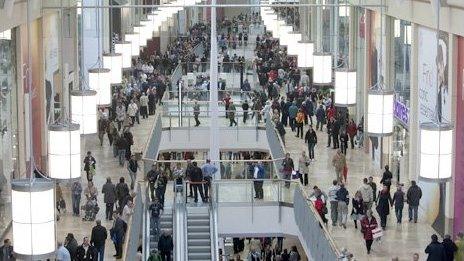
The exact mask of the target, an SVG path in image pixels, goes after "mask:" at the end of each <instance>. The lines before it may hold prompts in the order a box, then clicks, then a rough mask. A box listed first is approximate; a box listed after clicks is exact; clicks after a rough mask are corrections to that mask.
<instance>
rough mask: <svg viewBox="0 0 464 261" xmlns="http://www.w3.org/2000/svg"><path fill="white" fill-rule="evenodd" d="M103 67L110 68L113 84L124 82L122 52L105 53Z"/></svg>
mask: <svg viewBox="0 0 464 261" xmlns="http://www.w3.org/2000/svg"><path fill="white" fill-rule="evenodd" d="M103 67H105V68H108V69H110V74H111V76H110V83H111V84H120V83H121V82H122V54H120V53H106V54H103Z"/></svg>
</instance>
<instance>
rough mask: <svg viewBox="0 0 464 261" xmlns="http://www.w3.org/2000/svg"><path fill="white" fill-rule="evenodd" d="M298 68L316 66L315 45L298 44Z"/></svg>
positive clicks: (309, 43) (307, 43)
mask: <svg viewBox="0 0 464 261" xmlns="http://www.w3.org/2000/svg"><path fill="white" fill-rule="evenodd" d="M297 49H298V54H297V55H298V58H297V62H298V67H299V68H311V67H313V65H314V43H312V42H298V43H297Z"/></svg>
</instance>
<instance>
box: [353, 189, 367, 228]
mask: <svg viewBox="0 0 464 261" xmlns="http://www.w3.org/2000/svg"><path fill="white" fill-rule="evenodd" d="M351 201H352V204H353V209H352V210H351V219H353V221H354V228H355V229H358V220H359V221H360V222H361V220H362V218H363V217H364V207H363V198H362V194H361V191H359V190H358V191H357V192H356V194H354V197H353V199H352V200H351Z"/></svg>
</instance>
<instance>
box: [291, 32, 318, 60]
mask: <svg viewBox="0 0 464 261" xmlns="http://www.w3.org/2000/svg"><path fill="white" fill-rule="evenodd" d="M288 38H289V42H288V45H287V54H288V55H293V56H296V55H298V48H299V44H298V42H299V41H301V34H300V33H295V32H293V33H290V34H288ZM312 53H313V52H312V51H311V54H312Z"/></svg>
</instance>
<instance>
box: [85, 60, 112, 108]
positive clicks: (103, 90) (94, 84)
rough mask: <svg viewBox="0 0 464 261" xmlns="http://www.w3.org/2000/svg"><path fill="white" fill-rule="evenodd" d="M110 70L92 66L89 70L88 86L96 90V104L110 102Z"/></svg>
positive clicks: (107, 103) (108, 103)
mask: <svg viewBox="0 0 464 261" xmlns="http://www.w3.org/2000/svg"><path fill="white" fill-rule="evenodd" d="M110 77H111V70H110V69H107V68H94V69H90V70H89V87H90V89H92V90H94V91H97V105H110V104H111V82H110Z"/></svg>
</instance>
